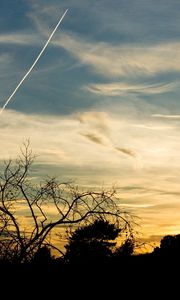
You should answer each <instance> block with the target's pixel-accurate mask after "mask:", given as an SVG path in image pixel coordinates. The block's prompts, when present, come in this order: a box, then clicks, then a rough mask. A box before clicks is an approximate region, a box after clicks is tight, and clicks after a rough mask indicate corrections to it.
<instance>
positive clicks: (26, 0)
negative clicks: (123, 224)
mask: <svg viewBox="0 0 180 300" xmlns="http://www.w3.org/2000/svg"><path fill="white" fill-rule="evenodd" d="M66 9H69V10H68V13H67V15H66V16H65V18H64V20H63V22H62V23H61V25H60V27H59V28H58V30H57V32H56V33H55V35H54V37H53V39H52V41H51V42H50V44H49V46H48V47H47V49H46V51H45V53H44V54H43V56H42V57H41V59H40V60H39V62H38V64H37V65H36V66H35V68H34V70H33V71H32V72H31V74H30V75H29V77H28V78H27V79H26V80H25V81H24V84H23V85H22V86H21V87H20V89H19V90H18V91H17V93H16V94H15V96H14V97H13V98H12V100H11V101H10V102H9V104H8V105H7V107H6V109H5V110H4V111H3V113H2V114H1V115H0V140H1V143H0V160H1V161H3V160H4V159H8V158H9V157H12V158H13V157H15V156H16V155H17V154H18V151H19V147H20V146H21V144H22V142H23V140H25V139H26V138H30V141H31V147H32V149H33V152H34V153H35V154H37V155H38V157H37V159H36V164H37V165H36V168H34V173H33V174H34V176H35V177H37V178H39V177H41V176H45V175H47V174H49V175H55V176H59V179H60V180H64V179H73V180H75V182H76V184H79V185H80V186H83V187H84V188H85V187H88V188H89V187H102V186H103V187H111V186H112V185H115V186H116V188H117V191H118V193H119V197H120V198H121V203H122V206H123V207H124V208H126V209H127V210H130V211H133V212H134V213H135V214H137V215H138V216H139V217H140V218H141V220H140V222H141V224H142V228H141V231H142V232H143V234H144V235H143V236H144V238H145V239H147V240H150V241H155V240H158V239H159V238H160V237H161V236H162V235H165V234H176V233H180V1H179V0H147V1H146V0H111V1H110V0H60V1H59V0H51V1H50V0H1V1H0V107H3V105H4V103H5V102H6V100H7V98H8V97H9V95H10V94H11V93H12V91H13V90H14V88H15V87H16V86H17V84H18V83H19V81H20V80H21V79H22V77H23V76H24V75H25V73H26V72H27V70H28V69H29V67H30V66H31V65H32V63H33V61H34V60H35V58H36V57H37V55H38V53H39V52H40V50H41V49H42V47H43V46H44V44H45V42H46V41H47V39H48V37H49V35H50V33H51V32H52V30H53V29H54V27H55V26H56V24H57V22H58V20H59V19H60V17H61V16H62V14H63V13H64V11H65V10H66Z"/></svg>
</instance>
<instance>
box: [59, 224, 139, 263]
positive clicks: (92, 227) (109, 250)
mask: <svg viewBox="0 0 180 300" xmlns="http://www.w3.org/2000/svg"><path fill="white" fill-rule="evenodd" d="M121 232H124V229H123V228H120V227H119V226H118V224H116V225H115V224H112V223H110V222H109V221H107V220H102V219H97V220H95V221H94V222H93V223H92V224H88V225H85V226H83V227H79V228H77V229H76V230H75V231H74V232H73V233H72V234H71V236H70V237H69V241H68V244H67V245H66V246H65V248H66V254H65V257H64V258H65V260H66V261H67V262H73V263H74V262H75V263H79V262H80V263H89V262H102V261H107V259H108V260H109V258H112V257H113V256H116V257H117V256H118V254H119V255H120V253H121V255H122V254H123V255H130V254H132V252H133V249H134V247H133V246H134V244H133V242H132V240H130V239H129V238H128V239H127V240H126V241H124V243H123V244H122V246H121V247H119V248H118V251H117V250H116V251H115V246H116V239H117V237H118V236H119V235H120V233H121Z"/></svg>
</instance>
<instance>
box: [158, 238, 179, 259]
mask: <svg viewBox="0 0 180 300" xmlns="http://www.w3.org/2000/svg"><path fill="white" fill-rule="evenodd" d="M154 253H155V254H160V255H166V256H167V255H168V256H170V255H172V256H178V255H179V256H180V234H177V235H165V236H164V237H163V238H162V239H161V242H160V247H156V248H155V250H154Z"/></svg>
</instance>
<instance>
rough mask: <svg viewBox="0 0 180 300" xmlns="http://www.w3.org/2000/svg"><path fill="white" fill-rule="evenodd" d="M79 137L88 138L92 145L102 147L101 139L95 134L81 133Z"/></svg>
mask: <svg viewBox="0 0 180 300" xmlns="http://www.w3.org/2000/svg"><path fill="white" fill-rule="evenodd" d="M81 135H82V136H84V137H86V138H88V139H89V140H90V141H92V142H94V143H97V144H100V145H104V142H103V140H102V138H101V137H100V136H98V135H97V134H95V133H90V132H89V133H81Z"/></svg>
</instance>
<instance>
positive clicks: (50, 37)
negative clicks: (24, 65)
mask: <svg viewBox="0 0 180 300" xmlns="http://www.w3.org/2000/svg"><path fill="white" fill-rule="evenodd" d="M67 11H68V9H66V11H65V12H64V14H63V15H62V17H61V18H60V20H59V22H58V23H57V25H56V27H55V28H54V30H53V31H52V33H51V35H50V36H49V38H48V40H47V42H46V44H45V45H44V47H43V48H42V50H41V51H40V53H39V55H38V56H37V58H36V59H35V61H34V62H33V64H32V66H31V67H30V68H29V70H28V71H27V73H26V74H25V75H24V77H23V78H22V79H21V81H20V82H19V83H18V85H17V86H16V88H15V89H14V91H13V92H12V94H11V95H10V96H9V97H8V99H7V100H6V102H5V104H4V105H3V107H2V108H1V110H0V115H1V114H2V112H3V111H4V109H5V108H6V106H7V105H8V103H9V102H10V100H11V99H12V97H13V96H14V95H15V93H16V92H17V90H18V89H19V88H20V86H21V84H22V83H23V82H24V80H25V79H26V77H27V76H28V75H29V74H30V72H31V71H32V69H33V68H34V67H35V65H36V64H37V62H38V60H39V59H40V57H41V55H42V54H43V52H44V51H45V49H46V47H47V46H48V44H49V42H50V40H51V39H52V37H53V35H54V33H55V32H56V30H57V28H58V27H59V25H60V24H61V22H62V20H63V19H64V17H65V15H66V13H67Z"/></svg>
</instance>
